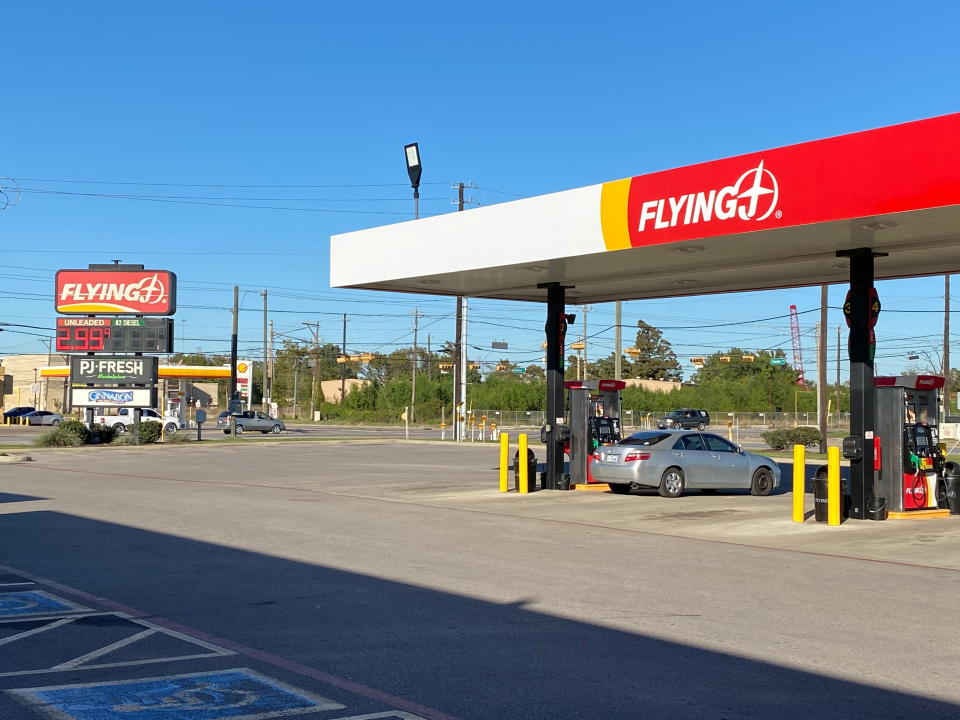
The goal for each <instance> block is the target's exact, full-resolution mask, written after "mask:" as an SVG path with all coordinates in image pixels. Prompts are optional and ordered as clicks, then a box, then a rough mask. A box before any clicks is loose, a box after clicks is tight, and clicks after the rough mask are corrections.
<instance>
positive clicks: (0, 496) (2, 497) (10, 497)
mask: <svg viewBox="0 0 960 720" xmlns="http://www.w3.org/2000/svg"><path fill="white" fill-rule="evenodd" d="M47 499H48V498H42V497H34V496H33V495H18V494H17V493H5V492H0V504H2V503H16V502H30V501H31V500H47Z"/></svg>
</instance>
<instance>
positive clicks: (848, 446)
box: [842, 435, 863, 460]
mask: <svg viewBox="0 0 960 720" xmlns="http://www.w3.org/2000/svg"><path fill="white" fill-rule="evenodd" d="M842 453H843V456H844V457H845V458H847V460H863V437H861V436H860V435H848V436H847V437H845V438H844V439H843V449H842Z"/></svg>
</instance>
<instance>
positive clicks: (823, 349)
mask: <svg viewBox="0 0 960 720" xmlns="http://www.w3.org/2000/svg"><path fill="white" fill-rule="evenodd" d="M817 426H818V427H819V428H820V452H822V453H826V452H827V286H826V285H821V286H820V322H819V323H818V324H817Z"/></svg>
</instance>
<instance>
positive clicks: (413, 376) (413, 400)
mask: <svg viewBox="0 0 960 720" xmlns="http://www.w3.org/2000/svg"><path fill="white" fill-rule="evenodd" d="M419 328H420V309H419V308H415V309H414V311H413V356H412V357H411V358H410V422H414V418H415V415H416V407H417V330H418V329H419Z"/></svg>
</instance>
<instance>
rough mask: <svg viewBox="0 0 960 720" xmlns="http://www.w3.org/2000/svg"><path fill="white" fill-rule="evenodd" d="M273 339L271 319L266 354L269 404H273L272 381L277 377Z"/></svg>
mask: <svg viewBox="0 0 960 720" xmlns="http://www.w3.org/2000/svg"><path fill="white" fill-rule="evenodd" d="M273 341H274V335H273V320H271V321H270V354H269V355H268V360H269V361H270V373H269V375H268V377H269V379H270V383H269V385H268V387H269V388H270V392H269V393H268V394H267V396H268V397H269V398H270V405H271V406H272V405H273V381H274V380H275V379H276V377H277V372H276V371H277V366H276V355H275V354H274V351H273ZM270 409H271V410H272V409H273V408H272V407H271V408H270Z"/></svg>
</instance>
